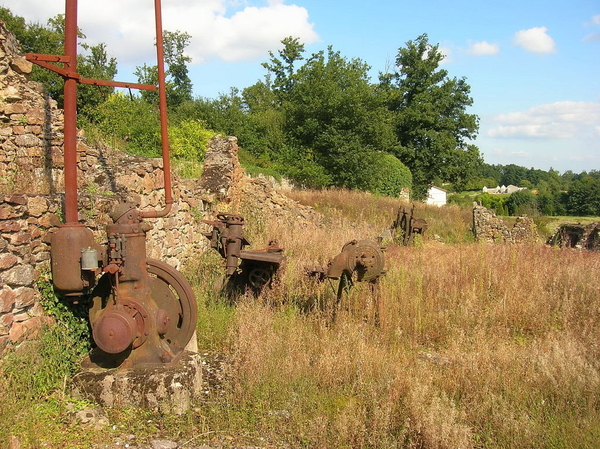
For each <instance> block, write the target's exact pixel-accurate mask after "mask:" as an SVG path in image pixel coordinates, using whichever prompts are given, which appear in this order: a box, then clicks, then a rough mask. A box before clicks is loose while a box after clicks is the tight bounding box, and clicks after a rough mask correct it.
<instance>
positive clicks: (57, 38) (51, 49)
mask: <svg viewBox="0 0 600 449" xmlns="http://www.w3.org/2000/svg"><path fill="white" fill-rule="evenodd" d="M0 20H3V21H4V22H5V23H6V25H7V28H8V29H9V30H10V31H11V32H13V33H14V34H15V37H16V38H17V40H18V41H19V43H20V44H21V48H22V51H23V52H24V53H41V54H48V55H62V54H64V38H65V17H64V15H63V14H59V15H57V16H55V17H52V18H50V19H49V20H48V22H47V25H46V26H44V25H41V24H39V23H26V22H25V19H24V18H23V17H19V16H15V15H13V14H12V12H11V11H10V10H9V9H7V8H3V7H0ZM78 37H79V39H80V41H83V39H85V35H84V34H83V33H82V32H81V30H78ZM81 46H82V47H83V48H84V49H85V50H86V51H87V54H86V55H78V58H77V71H78V72H79V74H80V75H81V76H83V77H85V78H95V79H103V80H113V79H114V76H115V75H116V73H117V61H116V59H115V58H108V56H107V53H106V45H105V44H104V43H100V44H98V45H93V46H90V45H88V44H86V43H85V42H81ZM31 79H32V80H33V81H38V82H41V83H42V84H43V85H44V87H45V89H46V92H47V93H48V95H50V97H51V98H53V99H55V100H56V101H57V102H58V105H59V107H62V104H63V84H64V83H63V79H62V78H61V76H60V75H58V74H57V73H54V72H52V71H50V70H48V69H45V68H43V67H39V66H37V65H34V66H33V71H32V73H31ZM113 90H114V89H113V88H110V87H99V86H90V85H85V84H80V85H79V86H78V96H77V106H78V111H79V112H80V113H81V114H83V115H84V116H88V117H89V115H90V114H91V112H93V110H94V108H96V107H97V106H98V105H99V104H100V103H102V102H103V101H105V100H106V99H107V98H108V95H109V94H111V93H112V92H113Z"/></svg>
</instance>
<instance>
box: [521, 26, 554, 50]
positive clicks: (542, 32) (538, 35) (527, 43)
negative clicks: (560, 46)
mask: <svg viewBox="0 0 600 449" xmlns="http://www.w3.org/2000/svg"><path fill="white" fill-rule="evenodd" d="M547 31H548V28H546V27H535V28H530V29H528V30H521V31H517V32H516V33H515V38H514V42H515V44H516V45H518V46H519V47H522V48H523V49H524V50H526V51H530V52H532V53H538V54H544V53H556V46H555V43H554V39H552V38H551V37H550V36H549V35H548V33H547Z"/></svg>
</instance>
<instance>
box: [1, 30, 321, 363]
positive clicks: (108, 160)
mask: <svg viewBox="0 0 600 449" xmlns="http://www.w3.org/2000/svg"><path fill="white" fill-rule="evenodd" d="M31 70H32V66H31V64H30V63H29V62H28V61H27V60H26V59H25V58H24V56H23V55H22V54H20V53H19V44H18V42H17V41H16V39H15V38H14V36H12V35H11V34H10V33H9V32H8V31H7V30H6V29H5V27H4V24H3V23H2V22H1V21H0V123H1V125H0V356H1V355H2V352H3V351H4V350H5V348H6V347H7V346H9V345H18V344H20V343H21V342H23V341H25V340H27V339H33V338H35V337H36V335H37V333H38V331H39V329H40V328H41V327H42V326H43V325H44V324H45V323H48V322H50V318H49V317H48V316H47V315H45V313H44V311H43V310H42V307H41V306H40V304H39V299H40V294H39V292H38V289H37V285H36V282H37V280H38V279H39V278H40V276H43V275H45V273H48V272H49V259H50V253H49V249H50V236H51V233H52V231H53V230H55V229H56V228H57V227H58V226H59V225H60V223H61V217H62V209H63V201H64V180H63V149H62V145H63V123H64V120H63V111H62V110H60V109H58V108H57V105H56V102H55V101H54V100H52V99H50V98H49V97H48V96H47V95H45V93H44V90H43V87H42V86H41V85H40V84H39V83H35V82H32V81H30V80H29V79H28V74H29V73H30V72H31ZM207 159H208V160H207V165H206V166H205V171H206V175H205V176H203V179H200V180H182V179H179V178H178V177H177V176H176V175H175V174H172V184H173V199H174V203H173V207H172V210H171V213H170V214H169V215H168V216H166V217H164V218H157V219H152V220H149V222H150V223H151V224H152V225H153V229H152V230H151V231H150V232H149V233H148V239H147V255H148V257H151V258H156V259H161V260H163V261H165V262H167V263H169V264H170V265H172V266H173V267H175V268H181V267H182V266H184V265H185V264H186V262H188V261H189V260H190V259H191V258H193V257H197V256H198V255H199V254H201V253H202V252H204V251H205V249H206V248H207V246H208V245H207V243H208V242H207V240H206V238H204V236H203V232H206V231H208V227H207V225H205V224H202V223H201V219H205V218H208V219H210V218H213V217H214V215H215V214H216V213H217V212H219V211H222V210H224V211H227V212H234V213H239V211H240V210H239V208H240V207H241V205H244V204H254V205H257V206H258V207H259V212H260V213H264V214H266V215H269V216H270V217H271V218H275V219H277V218H278V217H282V216H285V217H286V218H289V219H292V220H298V221H299V222H300V223H305V222H309V221H312V222H314V221H316V222H318V221H319V216H318V214H316V213H315V212H314V211H313V210H312V209H311V208H308V207H304V206H301V205H299V204H297V203H295V202H294V201H292V200H290V199H289V198H287V197H284V196H283V195H281V194H279V193H278V192H276V191H275V190H274V189H273V188H272V187H271V186H270V184H269V183H268V182H266V181H265V180H261V179H258V180H253V179H250V178H247V177H246V176H245V174H244V172H243V169H242V168H241V167H240V166H239V161H238V158H237V140H236V139H235V137H221V136H216V137H215V138H214V139H213V140H212V141H211V142H210V144H209V149H208V150H207ZM77 163H78V202H79V209H78V210H79V221H80V222H81V223H83V224H85V225H86V226H87V227H89V228H90V229H91V230H92V231H93V232H94V235H95V238H96V240H97V241H98V242H99V243H104V242H105V241H106V235H105V232H104V229H105V226H106V225H107V224H109V223H111V219H110V218H109V215H108V214H109V213H110V211H111V210H112V209H113V207H114V206H115V205H116V204H117V203H118V202H121V201H128V202H132V203H133V204H135V205H136V206H137V207H138V208H139V209H141V210H147V209H155V210H160V209H162V208H163V207H164V196H165V195H164V178H163V170H162V160H161V159H148V158H141V157H136V156H131V155H127V154H124V153H122V152H120V151H118V150H115V149H111V148H108V147H104V146H98V147H91V146H88V145H87V144H86V141H85V136H84V134H83V133H82V132H80V133H79V136H78V147H77ZM219 172H221V173H223V175H222V176H221V178H219V176H218V173H219ZM259 205H264V207H261V206H259Z"/></svg>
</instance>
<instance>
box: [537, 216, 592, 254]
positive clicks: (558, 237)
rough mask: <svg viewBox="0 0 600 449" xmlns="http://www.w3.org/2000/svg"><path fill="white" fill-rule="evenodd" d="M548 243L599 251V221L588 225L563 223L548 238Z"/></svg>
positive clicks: (562, 246) (561, 246)
mask: <svg viewBox="0 0 600 449" xmlns="http://www.w3.org/2000/svg"><path fill="white" fill-rule="evenodd" d="M547 243H548V244H549V245H554V246H558V247H560V248H578V249H587V250H591V251H600V222H598V223H592V224H588V225H582V224H580V223H576V224H564V225H561V226H559V227H558V229H557V230H556V232H555V233H554V235H553V236H551V237H550V238H549V239H548V242H547Z"/></svg>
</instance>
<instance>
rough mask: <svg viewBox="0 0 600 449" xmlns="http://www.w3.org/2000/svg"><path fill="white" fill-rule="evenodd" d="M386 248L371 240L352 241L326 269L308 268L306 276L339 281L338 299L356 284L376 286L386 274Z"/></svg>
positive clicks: (320, 279)
mask: <svg viewBox="0 0 600 449" xmlns="http://www.w3.org/2000/svg"><path fill="white" fill-rule="evenodd" d="M384 252H385V248H384V247H382V246H381V245H380V244H379V243H377V242H373V241H370V240H352V241H350V242H348V243H346V244H345V245H344V246H343V247H342V251H341V252H340V253H339V254H338V255H337V256H335V257H334V258H333V260H331V261H330V262H329V264H328V265H327V266H326V267H307V268H306V274H307V275H308V276H310V277H313V278H315V279H317V280H319V281H324V280H326V279H327V280H330V281H331V280H337V281H338V287H337V299H338V301H339V300H340V299H341V297H342V296H343V294H344V292H348V291H349V290H350V289H351V288H352V286H353V285H354V284H355V283H356V282H369V283H371V284H375V283H376V282H377V280H378V279H379V278H380V277H381V276H382V275H383V274H385V255H384Z"/></svg>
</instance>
